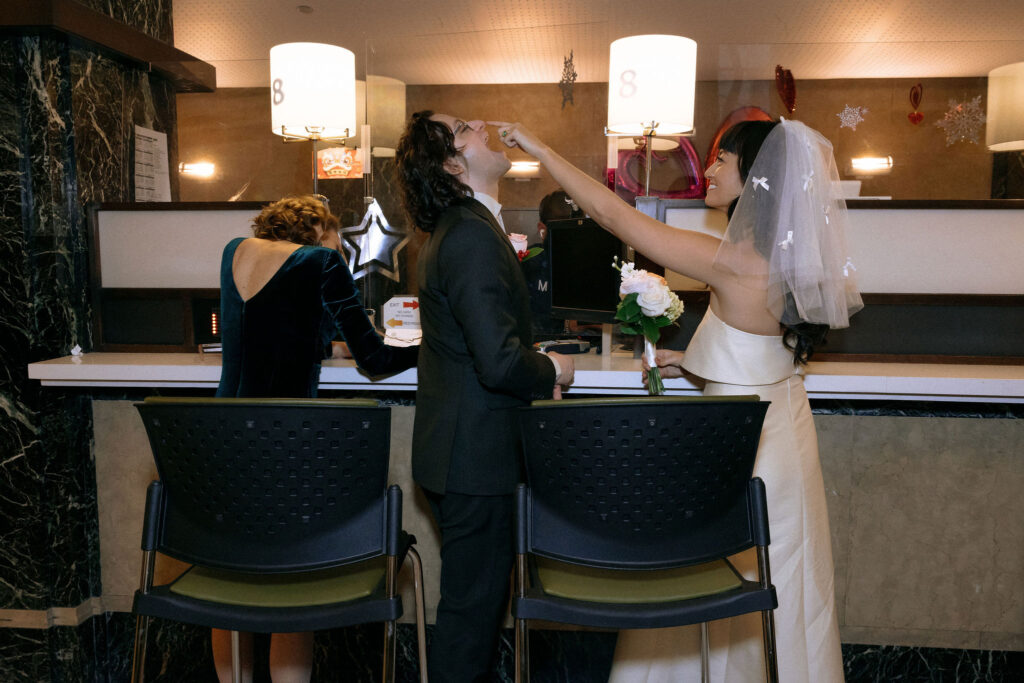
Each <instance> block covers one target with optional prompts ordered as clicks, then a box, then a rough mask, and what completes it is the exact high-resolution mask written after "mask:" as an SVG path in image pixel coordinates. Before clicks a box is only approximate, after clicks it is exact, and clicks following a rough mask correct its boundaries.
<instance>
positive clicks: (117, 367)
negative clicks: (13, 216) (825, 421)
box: [29, 353, 1024, 403]
mask: <svg viewBox="0 0 1024 683" xmlns="http://www.w3.org/2000/svg"><path fill="white" fill-rule="evenodd" d="M573 358H574V360H575V362H576V381H575V382H574V384H573V386H572V387H571V388H570V390H569V391H568V392H567V393H566V397H567V398H568V397H572V396H573V395H574V394H601V395H643V394H645V393H646V391H645V389H644V387H643V386H642V384H641V381H640V361H639V360H637V359H634V358H633V357H632V355H629V354H627V355H616V354H613V355H611V356H599V355H596V354H593V353H588V354H579V355H576V356H574V357H573ZM29 377H30V378H32V379H37V380H39V381H40V382H41V383H42V384H43V386H77V387H138V388H164V389H169V388H177V389H215V388H216V387H217V382H218V381H219V379H220V356H219V355H217V354H205V355H200V354H195V353H88V354H83V355H81V356H65V357H63V358H56V359H53V360H47V361H42V362H39V363H32V364H31V365H29ZM805 384H806V387H807V393H808V395H809V396H810V398H811V399H816V398H828V399H849V400H879V399H887V400H916V401H922V400H923V401H955V402H970V403H974V402H985V403H991V402H996V403H1024V366H1020V365H953V364H918V363H813V362H812V363H810V364H809V365H808V366H807V369H806V378H805ZM320 389H321V390H331V391H390V392H394V391H398V392H401V391H409V392H414V391H415V390H416V370H415V369H413V370H407V371H405V372H402V373H399V374H397V375H393V376H390V377H384V378H381V379H379V380H377V381H371V380H370V378H369V377H367V376H366V375H364V374H362V373H361V372H360V371H359V369H358V368H357V367H356V364H355V362H354V361H351V360H329V361H326V362H325V363H324V366H323V370H322V371H321V373H320ZM665 389H666V392H667V393H669V394H679V395H696V394H698V393H700V390H699V389H698V388H697V386H695V385H694V384H693V383H692V382H690V381H689V380H687V379H683V378H680V379H670V380H666V381H665Z"/></svg>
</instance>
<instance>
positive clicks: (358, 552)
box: [132, 398, 427, 683]
mask: <svg viewBox="0 0 1024 683" xmlns="http://www.w3.org/2000/svg"><path fill="white" fill-rule="evenodd" d="M136 407H137V408H138V409H139V413H140V415H141V416H142V418H143V422H144V423H145V426H146V430H147V433H148V435H149V437H150V445H151V446H152V449H153V456H154V459H155V460H156V464H157V470H158V472H159V473H160V480H157V481H153V482H152V483H151V484H150V486H149V489H148V490H147V496H146V516H145V522H144V526H143V534H142V550H143V556H142V569H141V574H140V581H139V590H138V591H137V592H136V595H135V602H134V605H133V611H134V612H135V613H136V632H135V645H134V652H133V662H132V681H133V683H135V682H141V681H142V680H143V679H144V666H145V658H146V640H147V636H148V630H149V620H150V618H151V617H153V616H158V617H164V618H170V619H176V620H178V621H185V622H188V623H195V624H200V625H203V626H210V627H215V628H225V629H228V630H231V631H232V667H233V678H234V680H235V681H240V680H241V670H240V657H239V649H238V644H239V643H238V632H239V631H242V630H246V631H248V630H256V631H264V632H274V631H275V630H277V631H307V630H308V631H315V630H321V629H324V628H332V627H340V626H348V625H354V624H359V623H367V622H371V621H383V622H384V636H385V637H384V652H383V680H385V681H394V678H395V659H396V652H397V646H396V643H397V638H396V635H397V630H396V623H397V620H398V618H399V617H400V616H401V614H402V604H401V596H400V595H399V593H398V573H399V570H400V568H401V566H402V565H403V564H404V561H405V559H406V558H408V559H409V561H410V564H411V567H412V573H413V588H414V593H415V603H416V604H415V610H416V626H417V640H418V654H419V661H420V680H421V682H422V683H426V680H427V670H426V637H425V623H426V618H425V608H424V598H423V567H422V562H421V560H420V557H419V554H418V553H417V552H416V550H415V548H414V547H413V544H414V543H415V538H413V537H412V536H411V535H409V534H407V533H405V532H404V531H402V530H401V524H402V491H401V489H400V488H399V487H398V486H396V485H392V486H390V487H385V483H386V479H387V466H388V454H389V438H390V411H389V409H387V408H382V407H380V406H379V404H378V403H377V401H366V400H360V399H355V400H345V399H272V400H261V399H251V400H250V399H168V398H150V399H147V400H146V401H145V402H144V403H137V404H136ZM238 444H243V447H240V448H236V447H235V446H237V445H238ZM342 451H344V453H342ZM183 456H184V458H185V460H186V461H187V462H186V465H185V466H182V465H181V464H180V463H175V462H174V459H175V458H182V457H183ZM282 458H283V459H284V460H283V462H286V463H288V465H286V467H285V468H284V470H283V471H284V473H283V474H282V467H281V465H280V464H279V463H280V462H281V461H282V460H281V459H282ZM310 463H313V464H312V465H310ZM192 468H196V469H197V470H198V472H197V473H196V474H192V472H191V469H192ZM236 470H240V471H236ZM210 473H212V474H210ZM206 474H209V475H210V476H222V477H223V481H224V483H225V486H226V487H233V488H231V490H238V489H239V488H242V489H245V487H248V490H249V491H250V492H253V491H255V492H253V493H252V497H253V500H251V501H250V500H248V499H246V497H245V496H244V495H232V496H224V495H220V494H221V493H222V488H217V487H215V486H214V485H213V484H207V483H206V482H207V477H206V476H205V475H206ZM190 476H191V480H196V479H198V480H200V481H201V483H200V484H197V485H196V486H197V488H199V493H197V492H196V491H193V490H189V482H190V481H191V480H190V479H189V477H190ZM282 477H283V478H284V480H286V481H287V482H288V490H287V491H286V492H285V493H281V494H278V493H272V492H273V491H275V489H277V488H280V484H281V480H282ZM243 480H244V481H243ZM203 484H206V485H205V486H203ZM385 488H386V490H385ZM210 489H214V491H213V493H208V492H209V491H210ZM364 489H365V490H364ZM374 491H376V492H377V493H374ZM268 495H276V496H278V498H277V499H276V500H279V501H280V500H281V496H282V495H283V496H285V498H286V499H287V500H289V501H290V502H291V503H293V505H291V506H290V507H289V509H288V510H287V511H281V506H280V504H279V505H277V506H276V507H273V509H271V510H264V509H262V508H261V505H262V504H263V503H265V502H266V500H271V499H268V498H267V496H268ZM207 496H208V497H209V498H212V499H214V500H213V502H211V503H209V505H206V501H205V497H207ZM346 498H349V499H352V500H353V501H354V502H353V505H354V509H353V510H351V512H352V514H351V515H349V516H344V515H341V514H337V515H335V513H340V512H343V510H342V508H344V507H345V506H346V505H347V502H346V500H345V499H346ZM310 500H313V501H315V504H314V503H311V502H310ZM206 507H208V508H209V509H202V508H206ZM218 515H219V516H218ZM272 517H273V518H274V519H271V518H272ZM219 526H223V527H224V528H218V527H219ZM238 529H242V530H243V531H242V532H238ZM246 531H247V532H248V533H246ZM307 532H308V533H307ZM237 536H245V538H237ZM193 538H194V539H195V542H194V544H193V541H192V539H193ZM157 553H162V554H167V555H169V556H172V557H175V558H177V559H179V560H182V561H184V562H187V563H189V564H192V565H194V566H196V567H211V568H213V569H218V570H222V571H229V572H235V573H237V574H238V575H244V574H279V575H289V574H294V575H296V577H299V576H301V575H302V573H303V572H308V571H318V570H322V569H331V568H335V567H341V566H344V565H347V564H352V563H356V562H362V561H366V560H372V559H373V558H379V557H384V558H385V559H384V567H385V569H384V577H383V581H382V584H381V585H379V586H378V587H377V589H375V590H374V591H372V593H371V594H370V595H369V596H367V597H364V598H359V599H355V600H351V601H348V602H342V603H329V604H325V605H313V606H309V607H295V606H293V607H266V606H231V605H224V604H222V603H217V602H210V601H207V600H201V599H197V598H194V597H185V596H182V595H175V594H173V593H172V592H171V591H170V590H169V587H170V585H171V584H167V585H162V586H155V587H154V585H153V580H154V567H155V561H156V555H157ZM275 624H278V626H277V628H276V629H275V627H274V625H275Z"/></svg>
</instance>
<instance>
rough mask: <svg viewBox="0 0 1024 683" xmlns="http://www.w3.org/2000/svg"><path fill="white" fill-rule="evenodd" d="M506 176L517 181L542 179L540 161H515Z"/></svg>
mask: <svg viewBox="0 0 1024 683" xmlns="http://www.w3.org/2000/svg"><path fill="white" fill-rule="evenodd" d="M505 176H506V177H508V178H513V179H515V180H529V179H530V178H539V177H540V162H539V161H513V162H512V167H511V168H509V169H508V171H506V172H505Z"/></svg>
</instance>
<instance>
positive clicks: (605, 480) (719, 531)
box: [512, 396, 778, 682]
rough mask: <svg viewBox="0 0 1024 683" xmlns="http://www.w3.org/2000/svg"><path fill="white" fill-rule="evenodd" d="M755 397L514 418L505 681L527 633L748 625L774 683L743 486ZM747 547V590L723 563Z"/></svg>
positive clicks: (571, 403)
mask: <svg viewBox="0 0 1024 683" xmlns="http://www.w3.org/2000/svg"><path fill="white" fill-rule="evenodd" d="M767 408H768V403H767V402H762V401H759V400H758V397H757V396H730V397H698V398H673V397H653V398H645V399H632V398H630V399H617V398H611V399H582V400H566V401H538V402H535V403H534V404H533V405H532V406H529V407H524V408H522V409H520V428H521V432H522V437H523V444H524V450H525V457H526V478H527V485H520V486H519V488H518V490H517V491H516V566H515V594H514V597H513V600H512V616H513V618H514V619H515V626H516V645H515V647H516V681H517V682H518V681H528V680H529V644H528V633H527V622H528V621H529V620H531V619H537V620H544V621H553V622H561V623H570V624H577V625H581V626H591V627H601V628H615V629H622V628H627V629H643V628H663V627H669V626H683V625H687V624H697V623H700V624H702V625H703V629H702V636H703V642H702V648H701V650H702V652H701V654H702V664H703V669H704V675H705V678H706V675H707V640H706V636H707V633H706V632H707V628H706V622H708V621H713V620H715V619H723V618H726V617H732V616H736V615H740V614H745V613H748V612H761V615H762V622H763V625H764V648H765V661H766V670H767V677H768V680H770V681H773V682H774V681H777V680H778V673H777V664H776V658H775V626H774V621H773V617H772V612H771V610H773V609H775V607H776V606H777V605H778V600H777V599H776V595H775V588H774V586H772V585H771V570H770V567H769V563H768V552H767V546H768V540H769V539H768V512H767V507H766V502H765V489H764V483H763V482H762V481H761V480H760V479H757V478H753V479H752V478H751V473H752V472H753V467H754V458H755V456H756V454H757V446H758V442H759V441H760V434H761V425H762V422H763V421H764V415H765V411H766V410H767ZM753 546H756V548H757V556H758V565H759V566H758V569H759V578H758V580H757V581H748V580H746V579H744V578H743V577H742V576H741V575H740V574H739V572H737V571H736V569H735V568H734V567H733V566H732V564H730V563H729V561H728V560H727V559H725V558H726V557H728V556H730V555H733V554H735V553H738V552H740V551H743V550H746V549H748V548H750V547H753Z"/></svg>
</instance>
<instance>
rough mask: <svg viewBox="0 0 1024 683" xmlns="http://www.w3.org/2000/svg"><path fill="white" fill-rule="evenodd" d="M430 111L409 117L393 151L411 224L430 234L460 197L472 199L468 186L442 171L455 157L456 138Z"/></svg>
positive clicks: (456, 150)
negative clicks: (433, 117) (449, 160)
mask: <svg viewBox="0 0 1024 683" xmlns="http://www.w3.org/2000/svg"><path fill="white" fill-rule="evenodd" d="M433 114H434V112H432V111H429V110H427V111H418V112H416V113H415V114H413V115H412V118H411V119H410V120H409V123H408V124H407V125H406V127H405V132H404V133H402V138H401V139H400V140H399V141H398V147H397V148H395V163H396V165H397V167H398V179H399V184H400V185H401V187H402V201H403V204H404V205H405V210H406V212H407V213H408V214H409V218H410V219H412V222H413V224H414V225H415V226H416V227H418V228H419V229H420V230H422V231H424V232H433V231H434V226H435V224H436V223H437V219H438V218H439V217H440V216H441V214H442V213H443V212H444V211H445V209H447V208H448V207H449V206H451V205H452V204H454V203H455V202H456V201H458V200H460V199H462V198H463V197H466V196H467V195H468V196H470V197H471V196H473V191H472V190H471V189H470V187H469V186H468V185H466V184H465V183H463V182H462V181H460V180H459V179H458V178H457V177H456V176H453V175H452V174H451V173H449V172H448V171H446V170H445V169H444V162H445V161H447V160H448V159H450V158H452V157H454V156H456V155H457V154H458V153H459V150H458V149H456V148H455V136H454V135H453V134H452V131H451V130H450V129H449V128H448V126H446V125H444V124H443V123H441V122H440V121H434V120H433V119H431V118H430V117H431V116H433Z"/></svg>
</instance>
